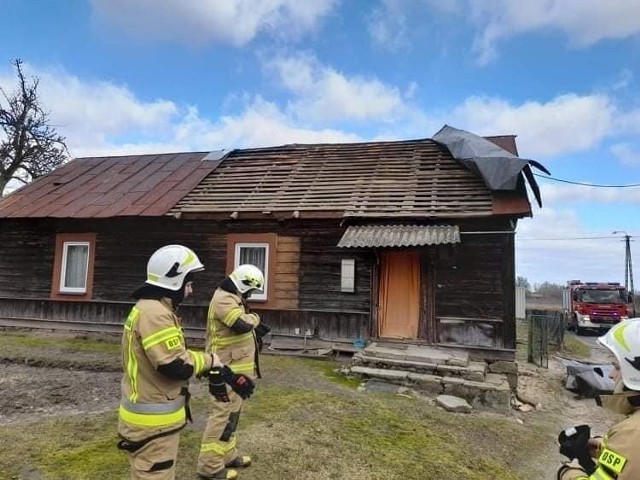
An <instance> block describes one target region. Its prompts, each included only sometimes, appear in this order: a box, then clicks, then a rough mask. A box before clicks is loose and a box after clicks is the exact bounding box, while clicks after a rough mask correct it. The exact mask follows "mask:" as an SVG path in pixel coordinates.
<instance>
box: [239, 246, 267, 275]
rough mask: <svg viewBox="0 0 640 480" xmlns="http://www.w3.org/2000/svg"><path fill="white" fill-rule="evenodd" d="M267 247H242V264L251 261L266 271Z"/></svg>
mask: <svg viewBox="0 0 640 480" xmlns="http://www.w3.org/2000/svg"><path fill="white" fill-rule="evenodd" d="M266 254H267V249H266V248H264V247H240V264H241V265H242V264H243V263H250V264H251V265H255V266H256V267H258V268H259V269H260V270H261V271H262V273H265V268H264V267H265V261H266V256H267V255H266Z"/></svg>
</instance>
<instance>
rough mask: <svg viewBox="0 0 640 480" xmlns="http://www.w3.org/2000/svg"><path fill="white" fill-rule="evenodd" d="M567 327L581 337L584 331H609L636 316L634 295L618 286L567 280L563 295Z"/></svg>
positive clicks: (610, 283) (615, 284)
mask: <svg viewBox="0 0 640 480" xmlns="http://www.w3.org/2000/svg"><path fill="white" fill-rule="evenodd" d="M562 307H563V309H564V314H565V319H566V322H567V323H566V324H567V328H569V329H575V331H576V333H577V334H578V335H582V334H583V333H584V332H585V330H586V329H598V330H608V329H609V328H610V327H611V326H612V325H613V324H615V323H618V322H619V321H620V320H624V319H626V318H630V317H634V316H635V307H634V303H633V295H630V294H629V293H628V292H627V290H626V289H625V288H624V287H623V286H622V285H620V284H619V283H612V282H609V283H598V282H581V281H580V280H569V281H568V282H567V286H566V287H565V288H564V289H563V292H562Z"/></svg>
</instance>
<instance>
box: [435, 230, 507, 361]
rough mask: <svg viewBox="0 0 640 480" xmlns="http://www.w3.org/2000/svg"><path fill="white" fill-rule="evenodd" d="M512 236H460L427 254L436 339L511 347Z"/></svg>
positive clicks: (489, 234)
mask: <svg viewBox="0 0 640 480" xmlns="http://www.w3.org/2000/svg"><path fill="white" fill-rule="evenodd" d="M513 237H514V235H513V234H512V233H495V234H491V233H488V234H469V235H464V234H463V235H462V241H461V243H459V244H456V245H446V246H441V247H439V249H438V251H437V252H434V253H433V265H434V270H435V272H434V277H435V278H434V296H433V298H434V305H435V312H434V314H435V317H436V323H437V327H436V328H437V331H438V338H437V340H438V341H439V342H442V343H460V344H467V345H479V346H486V347H495V348H507V349H513V348H515V263H514V262H515V252H514V248H515V247H514V238H513Z"/></svg>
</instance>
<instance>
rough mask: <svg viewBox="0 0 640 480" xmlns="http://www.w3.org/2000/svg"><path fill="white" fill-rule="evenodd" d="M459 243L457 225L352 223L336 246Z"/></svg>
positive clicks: (398, 245) (407, 245)
mask: <svg viewBox="0 0 640 480" xmlns="http://www.w3.org/2000/svg"><path fill="white" fill-rule="evenodd" d="M446 243H460V230H459V229H458V226H457V225H352V226H349V227H347V230H346V231H345V232H344V234H343V235H342V238H341V239H340V241H339V242H338V247H346V248H349V247H413V246H419V245H441V244H446Z"/></svg>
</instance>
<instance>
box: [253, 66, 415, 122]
mask: <svg viewBox="0 0 640 480" xmlns="http://www.w3.org/2000/svg"><path fill="white" fill-rule="evenodd" d="M265 64H266V67H267V68H268V69H269V70H271V71H274V72H275V73H276V75H277V78H278V81H279V82H280V83H281V84H282V85H283V86H284V87H285V88H287V89H288V90H289V91H290V92H292V93H293V94H294V96H295V98H294V100H292V101H291V103H290V104H289V109H290V111H291V112H292V114H294V115H296V116H297V117H298V118H301V119H307V120H312V121H318V122H326V121H329V122H330V121H345V120H355V121H363V120H370V121H371V120H375V121H376V122H380V123H382V122H389V121H393V120H397V119H398V118H400V117H402V116H403V115H405V114H406V113H408V110H409V108H408V107H407V105H406V104H405V103H404V99H403V94H402V93H401V92H400V91H399V90H398V89H397V88H396V87H393V86H390V85H387V84H385V83H383V82H381V81H380V80H378V79H376V78H368V77H364V76H358V75H354V76H350V77H349V76H347V75H345V74H344V73H341V72H338V71H336V70H334V69H333V68H331V67H327V66H325V65H322V64H320V63H319V62H318V61H317V60H316V59H315V58H314V57H312V56H309V55H302V54H299V55H293V56H288V57H277V58H275V59H273V60H268V61H266V62H265ZM415 88H416V87H415V85H409V86H408V88H407V92H408V94H409V95H413V94H414V93H415Z"/></svg>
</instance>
